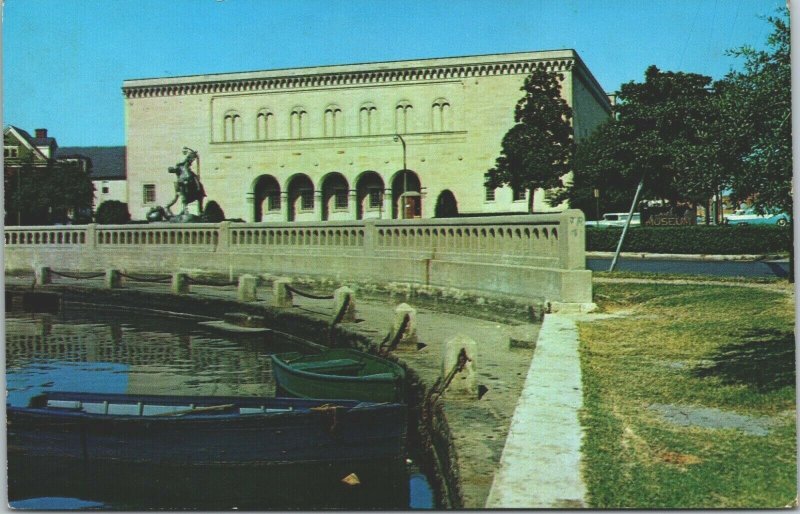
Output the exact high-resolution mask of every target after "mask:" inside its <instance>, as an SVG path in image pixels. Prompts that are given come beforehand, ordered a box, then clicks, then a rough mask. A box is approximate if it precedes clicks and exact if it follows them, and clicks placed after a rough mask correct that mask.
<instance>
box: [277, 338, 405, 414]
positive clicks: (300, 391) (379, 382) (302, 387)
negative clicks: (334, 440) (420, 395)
mask: <svg viewBox="0 0 800 514" xmlns="http://www.w3.org/2000/svg"><path fill="white" fill-rule="evenodd" d="M287 355H289V354H278V355H272V356H271V357H272V374H273V377H274V378H275V382H276V384H277V386H278V389H279V390H280V391H282V392H283V393H285V394H287V395H289V396H295V397H298V398H333V399H350V400H360V401H368V402H403V401H404V400H405V398H404V396H405V393H404V390H405V384H404V382H405V372H404V371H403V369H402V367H400V366H399V365H398V364H396V363H393V362H390V361H386V360H384V359H380V358H378V357H374V356H371V355H367V354H364V353H362V352H358V351H355V350H347V349H335V350H330V351H328V352H324V353H323V357H322V358H324V357H329V358H331V359H334V360H353V361H360V362H365V364H366V366H367V367H369V368H370V369H371V371H373V373H370V374H368V375H364V374H347V373H345V372H343V373H342V374H337V373H335V372H321V373H316V372H313V371H307V370H302V369H297V368H296V367H295V366H296V365H295V363H293V362H288V360H287V359H286V358H285V357H286V356H287ZM348 357H350V359H347V358H348ZM313 358H316V357H314V356H306V357H301V358H300V359H299V360H298V362H303V363H308V362H309V360H310V359H313ZM331 362H333V361H331Z"/></svg>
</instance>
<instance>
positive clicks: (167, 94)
mask: <svg viewBox="0 0 800 514" xmlns="http://www.w3.org/2000/svg"><path fill="white" fill-rule="evenodd" d="M537 67H543V68H545V69H546V70H548V71H551V72H553V73H559V74H561V75H562V76H563V78H564V80H563V81H562V82H561V85H562V96H563V97H564V99H565V100H566V101H567V102H568V104H569V105H570V106H571V107H572V109H573V114H574V117H573V120H572V122H573V129H574V134H575V138H576V139H577V140H580V139H582V138H584V137H586V136H587V135H588V134H589V133H591V131H592V130H593V129H594V128H595V127H597V126H598V125H599V124H600V123H602V122H603V121H605V120H606V119H607V118H608V117H609V116H610V115H611V103H610V101H609V97H608V96H607V94H606V93H605V92H604V91H603V89H602V88H601V87H600V85H599V84H598V83H597V81H596V80H595V78H594V77H593V76H592V74H591V73H590V72H589V70H588V68H587V67H586V65H585V64H584V63H583V61H582V60H581V58H580V57H579V56H578V54H577V52H575V51H574V50H555V51H543V52H522V53H508V54H494V55H480V56H469V57H452V58H437V59H424V60H412V61H394V62H380V63H369V64H352V65H337V66H320V67H312V68H295V69H283V70H270V71H258V72H238V73H224V74H213V75H196V76H185V77H164V78H154V79H135V80H126V81H124V83H123V87H122V91H123V95H124V102H125V124H126V144H127V178H128V207H129V210H130V212H131V215H132V217H133V218H135V219H144V218H145V216H146V214H147V212H148V211H149V210H150V209H151V208H153V207H156V206H158V205H161V206H163V205H166V204H168V203H169V202H171V201H172V200H173V198H174V197H175V187H174V175H172V174H170V173H168V171H167V170H168V168H169V167H170V166H174V165H175V163H176V162H179V161H181V160H182V154H181V152H182V149H183V148H184V147H190V148H192V149H194V150H196V151H197V152H198V154H199V156H200V158H199V160H198V162H196V163H195V165H194V171H195V172H197V173H199V176H200V179H201V181H202V183H203V185H204V187H205V191H206V194H207V197H206V201H210V200H214V201H216V202H217V203H218V204H219V205H220V206H221V207H222V209H223V210H224V212H225V215H226V217H227V218H241V219H244V220H246V221H255V222H258V221H320V220H323V221H324V220H358V219H370V218H382V219H391V218H416V217H422V218H431V217H434V216H437V215H438V216H443V215H452V214H454V213H456V212H457V213H461V214H482V213H508V212H525V211H526V210H527V205H528V202H527V196H526V194H527V193H526V192H525V191H512V190H511V189H510V188H507V187H503V188H498V189H488V188H486V187H485V186H484V177H485V174H486V172H487V171H488V170H489V169H490V168H492V167H493V166H494V163H495V159H496V158H497V157H498V155H499V154H500V150H501V141H502V139H503V136H504V135H505V134H506V132H507V131H508V129H509V128H511V127H512V126H513V125H514V108H515V106H516V103H517V101H518V100H519V99H520V98H521V97H522V96H523V94H524V93H523V92H522V90H521V87H522V85H523V83H524V80H525V78H526V76H528V75H529V74H530V73H531V71H532V70H533V69H534V68H537ZM533 205H534V211H535V212H547V211H557V210H562V209H563V208H565V206H558V207H551V206H549V205H548V204H547V203H546V202H545V198H544V191H540V190H537V191H536V192H535V195H534V203H533Z"/></svg>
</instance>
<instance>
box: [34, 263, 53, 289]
mask: <svg viewBox="0 0 800 514" xmlns="http://www.w3.org/2000/svg"><path fill="white" fill-rule="evenodd" d="M34 273H35V275H36V285H37V286H43V285H45V284H49V283H51V282H52V281H53V276H52V275H51V273H50V268H49V267H47V266H37V267H36V270H35V271H34Z"/></svg>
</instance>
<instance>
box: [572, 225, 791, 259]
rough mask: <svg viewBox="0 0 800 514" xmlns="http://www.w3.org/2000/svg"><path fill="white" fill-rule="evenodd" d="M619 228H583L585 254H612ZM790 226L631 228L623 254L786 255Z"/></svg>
mask: <svg viewBox="0 0 800 514" xmlns="http://www.w3.org/2000/svg"><path fill="white" fill-rule="evenodd" d="M621 233H622V228H616V227H614V228H596V227H587V228H586V251H588V252H613V251H615V250H616V249H617V243H618V242H619V236H620V234H621ZM791 246H792V229H791V226H787V227H777V226H753V225H737V226H724V225H723V226H716V225H714V226H705V225H697V226H689V227H685V226H684V227H631V228H629V229H628V233H627V234H626V235H625V243H624V244H623V245H622V251H623V252H648V253H676V254H705V255H735V254H759V255H760V254H765V253H776V252H788V251H789V249H790V247H791Z"/></svg>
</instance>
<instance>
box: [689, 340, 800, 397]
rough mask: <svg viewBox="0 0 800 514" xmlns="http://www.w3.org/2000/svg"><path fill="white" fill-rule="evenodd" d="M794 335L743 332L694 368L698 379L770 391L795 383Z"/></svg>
mask: <svg viewBox="0 0 800 514" xmlns="http://www.w3.org/2000/svg"><path fill="white" fill-rule="evenodd" d="M794 345H795V342H794V333H793V332H785V331H781V330H775V329H765V330H752V331H748V332H745V333H744V334H743V336H742V338H741V341H740V342H737V343H729V344H726V345H724V346H722V347H720V348H719V350H718V351H717V353H715V354H713V355H712V356H710V357H709V360H710V361H711V363H710V364H704V365H702V366H699V367H696V368H695V369H694V370H693V374H694V375H695V376H698V377H708V376H715V377H718V378H719V379H720V380H722V382H723V383H726V384H744V385H749V386H752V387H755V388H756V389H758V390H761V391H772V390H775V389H780V388H781V387H785V386H789V385H794V383H795V350H794Z"/></svg>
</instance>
